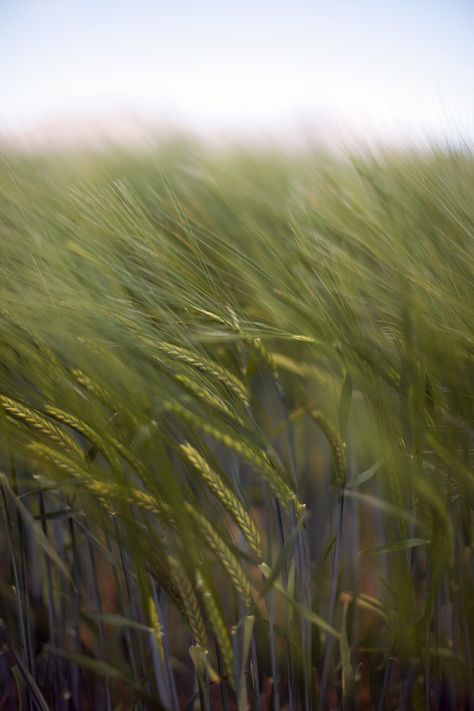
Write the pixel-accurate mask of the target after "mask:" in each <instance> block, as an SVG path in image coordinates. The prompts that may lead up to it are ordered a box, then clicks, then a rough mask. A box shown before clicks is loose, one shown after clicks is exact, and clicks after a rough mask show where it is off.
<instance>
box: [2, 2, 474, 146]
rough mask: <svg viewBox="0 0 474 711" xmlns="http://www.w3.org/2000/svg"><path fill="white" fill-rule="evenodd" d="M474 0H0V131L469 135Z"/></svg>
mask: <svg viewBox="0 0 474 711" xmlns="http://www.w3.org/2000/svg"><path fill="white" fill-rule="evenodd" d="M473 37H474V0H469V1H461V0H452V1H451V2H449V1H437V0H431V1H428V0H426V1H425V0H419V1H417V0H412V1H411V2H409V1H407V0H399V2H391V1H390V2H388V1H386V0H379V2H373V1H370V0H353V1H352V2H349V1H348V0H346V1H343V0H334V1H333V2H331V1H330V0H326V1H324V2H323V1H320V0H313V1H312V2H310V1H309V0H293V1H292V2H288V1H287V2H281V1H279V0H273V1H271V0H261V1H260V2H258V1H257V0H254V1H253V2H251V1H250V0H240V2H225V1H224V0H221V2H216V1H215V0H199V1H190V0H168V2H163V1H162V0H154V1H152V0H134V1H133V2H132V1H130V0H128V2H125V1H122V0H102V1H101V0H76V1H74V2H73V0H0V130H3V131H4V130H9V129H15V130H18V129H19V128H21V127H28V126H31V125H32V124H34V123H35V122H40V121H43V120H48V119H51V118H57V117H61V116H69V117H70V116H74V115H94V114H107V115H110V114H113V113H115V112H117V113H119V112H124V111H133V112H136V113H138V114H143V115H145V116H162V117H164V118H167V119H170V120H173V121H177V122H179V123H181V124H184V125H186V126H190V127H192V128H194V129H197V130H204V131H209V130H211V131H212V130H222V129H223V130H230V129H238V130H243V131H245V130H250V131H254V130H267V129H268V130H271V129H272V128H275V127H276V128H278V127H279V126H291V125H298V124H299V123H311V122H312V121H318V120H320V119H321V118H322V119H323V120H324V121H328V120H332V119H337V120H339V121H341V122H343V123H345V124H347V125H348V127H349V128H354V130H358V129H360V128H361V129H362V130H365V129H366V128H367V129H369V130H372V129H375V130H378V131H379V132H382V133H383V132H386V133H387V134H394V135H395V134H397V133H399V134H409V133H410V132H414V133H416V132H420V131H421V132H424V133H425V134H426V135H428V136H430V135H431V136H434V137H437V136H440V135H443V134H447V135H450V136H452V135H457V134H459V133H463V134H464V135H466V136H468V137H472V136H474V80H473V76H474V41H473Z"/></svg>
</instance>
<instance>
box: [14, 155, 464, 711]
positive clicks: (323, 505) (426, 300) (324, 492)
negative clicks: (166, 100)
mask: <svg viewBox="0 0 474 711" xmlns="http://www.w3.org/2000/svg"><path fill="white" fill-rule="evenodd" d="M473 236H474V157H473V155H472V153H471V152H470V150H469V149H468V148H462V149H459V148H456V149H454V148H450V147H443V148H441V149H440V148H436V147H433V148H430V149H429V150H425V151H421V150H420V151H415V150H405V151H401V150H400V151H397V152H395V151H391V152H390V151H385V152H382V151H381V152H378V153H377V154H370V153H369V152H361V153H359V154H357V153H355V154H353V155H351V156H347V155H345V156H340V157H335V156H329V155H327V154H324V153H322V152H318V151H308V152H307V153H306V154H304V155H296V154H292V155H288V154H285V153H283V152H281V153H277V152H276V151H272V150H268V151H265V150H263V149H262V150H258V151H255V150H254V151H252V152H250V151H245V150H239V151H237V150H236V151H227V152H225V154H224V153H219V154H217V153H214V154H212V153H211V152H210V151H208V150H207V151H206V150H204V149H202V148H200V147H199V146H196V145H194V144H193V143H191V142H186V141H184V142H180V141H178V142H176V143H170V144H169V145H167V146H163V147H162V148H160V149H157V150H156V151H154V152H152V153H149V154H147V155H145V154H141V155H138V154H134V155H130V154H128V153H126V152H124V151H120V150H118V149H116V150H110V151H104V152H103V153H98V154H91V153H87V152H86V151H82V152H77V153H74V154H70V155H66V156H65V155H62V156H59V155H56V156H55V155H47V156H38V155H36V156H31V155H30V156H26V155H22V156H19V155H15V154H13V153H4V155H3V157H2V159H1V171H0V485H1V497H0V502H1V505H0V559H1V565H2V577H1V581H0V618H1V620H0V644H1V654H0V708H2V709H6V710H7V711H10V710H13V709H17V708H19V709H24V710H27V709H28V710H33V709H34V710H36V709H42V710H45V709H59V710H61V711H62V710H66V709H76V710H79V709H94V710H96V709H97V710H100V711H102V710H103V709H104V710H109V709H114V710H117V711H118V710H119V709H124V710H125V709H142V710H143V709H169V710H170V711H176V710H177V709H203V710H212V709H224V710H229V711H230V710H231V709H239V711H244V710H245V709H261V710H262V711H264V710H266V709H269V710H270V709H275V710H276V709H287V710H289V711H295V710H297V709H301V710H303V709H304V710H306V709H313V710H315V711H323V709H343V710H344V711H349V710H350V709H362V710H364V709H373V710H374V711H375V710H376V711H388V710H389V709H406V710H409V709H414V710H417V709H424V710H429V709H439V710H440V711H442V710H444V709H447V710H453V711H454V710H456V711H457V710H459V709H474V671H473V643H474V566H473V564H474V559H473V514H472V509H473V505H474V476H473V462H474V457H473V452H474V407H473V405H474V401H473V398H474V308H473V306H474V283H473V256H474V248H473Z"/></svg>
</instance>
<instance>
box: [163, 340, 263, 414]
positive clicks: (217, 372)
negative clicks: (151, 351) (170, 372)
mask: <svg viewBox="0 0 474 711" xmlns="http://www.w3.org/2000/svg"><path fill="white" fill-rule="evenodd" d="M158 348H159V350H160V351H162V352H163V353H165V354H166V355H168V356H170V357H172V358H177V359H178V360H180V361H182V362H183V363H186V364H187V365H191V366H193V367H194V368H196V369H197V370H200V371H202V372H203V373H207V374H208V375H212V376H214V377H215V378H216V380H218V381H219V382H220V383H222V384H223V385H225V386H226V387H227V388H228V389H229V390H230V391H231V392H232V393H233V394H234V395H235V396H236V397H237V398H238V399H239V400H240V401H241V403H242V405H244V407H248V404H249V402H248V398H247V390H246V388H245V385H243V383H242V382H241V381H240V380H239V379H238V378H237V377H236V376H235V375H234V374H233V373H231V372H230V371H229V370H227V368H224V367H223V366H222V365H218V364H217V363H215V362H214V361H213V360H209V361H206V360H203V359H201V358H198V357H197V356H196V355H195V354H194V353H193V352H192V351H188V350H186V349H185V348H181V347H180V346H175V345H173V344H172V343H166V342H161V343H159V344H158Z"/></svg>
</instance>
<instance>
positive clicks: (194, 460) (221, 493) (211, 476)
mask: <svg viewBox="0 0 474 711" xmlns="http://www.w3.org/2000/svg"><path fill="white" fill-rule="evenodd" d="M180 449H181V451H182V452H183V454H184V455H185V457H186V459H187V460H188V462H189V463H190V464H191V465H192V467H193V468H194V469H195V470H196V472H197V473H198V474H199V476H200V477H201V479H202V480H203V481H204V483H205V484H206V485H207V486H208V487H209V489H210V490H211V491H212V493H213V494H214V495H215V496H216V497H217V498H218V499H219V501H220V502H221V503H222V504H223V506H225V508H226V509H227V511H228V512H229V514H230V515H231V516H232V518H233V519H234V521H235V522H236V523H237V525H238V526H239V527H240V529H241V531H242V533H243V534H244V536H245V539H246V540H247V543H248V544H249V546H250V547H251V548H252V550H253V551H254V553H255V555H256V556H257V558H258V560H259V561H260V560H262V558H263V551H262V543H261V539H260V534H259V532H258V529H257V526H256V525H255V521H254V520H253V518H252V516H251V515H250V513H249V512H248V511H247V509H246V508H245V506H244V505H243V504H242V502H241V501H240V500H239V499H238V497H237V496H236V495H235V494H234V492H233V491H232V490H231V489H230V488H229V487H228V486H226V484H224V482H223V481H222V479H221V477H220V476H219V475H218V474H217V473H216V472H215V471H214V470H213V469H212V467H210V465H209V464H208V463H207V461H206V460H205V459H204V457H202V456H201V454H200V453H199V452H198V451H197V449H195V448H194V447H193V446H192V445H191V444H189V442H187V443H186V444H182V445H181V446H180Z"/></svg>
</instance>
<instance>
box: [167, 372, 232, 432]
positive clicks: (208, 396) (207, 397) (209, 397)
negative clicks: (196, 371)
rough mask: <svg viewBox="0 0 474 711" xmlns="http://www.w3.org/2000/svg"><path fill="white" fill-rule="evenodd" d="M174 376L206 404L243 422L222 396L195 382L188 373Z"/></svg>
mask: <svg viewBox="0 0 474 711" xmlns="http://www.w3.org/2000/svg"><path fill="white" fill-rule="evenodd" d="M173 377H174V379H175V380H176V382H178V383H180V384H181V385H183V386H184V387H185V388H186V389H187V390H189V392H191V393H192V394H193V395H195V396H196V397H197V398H198V399H199V400H201V401H202V402H203V403H204V404H205V405H210V406H211V407H215V408H216V409H217V410H220V411H221V412H223V413H224V415H227V417H230V418H231V419H234V420H237V421H238V422H240V424H242V420H241V418H238V417H236V415H235V413H234V412H232V410H231V409H230V408H229V407H228V406H227V405H226V403H225V402H224V401H223V400H222V399H221V398H220V397H217V395H214V393H211V392H210V390H207V388H203V387H202V386H201V385H199V384H198V383H195V382H194V381H193V380H192V379H191V378H188V377H187V376H186V375H182V374H181V373H176V374H175V375H174V376H173Z"/></svg>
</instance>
